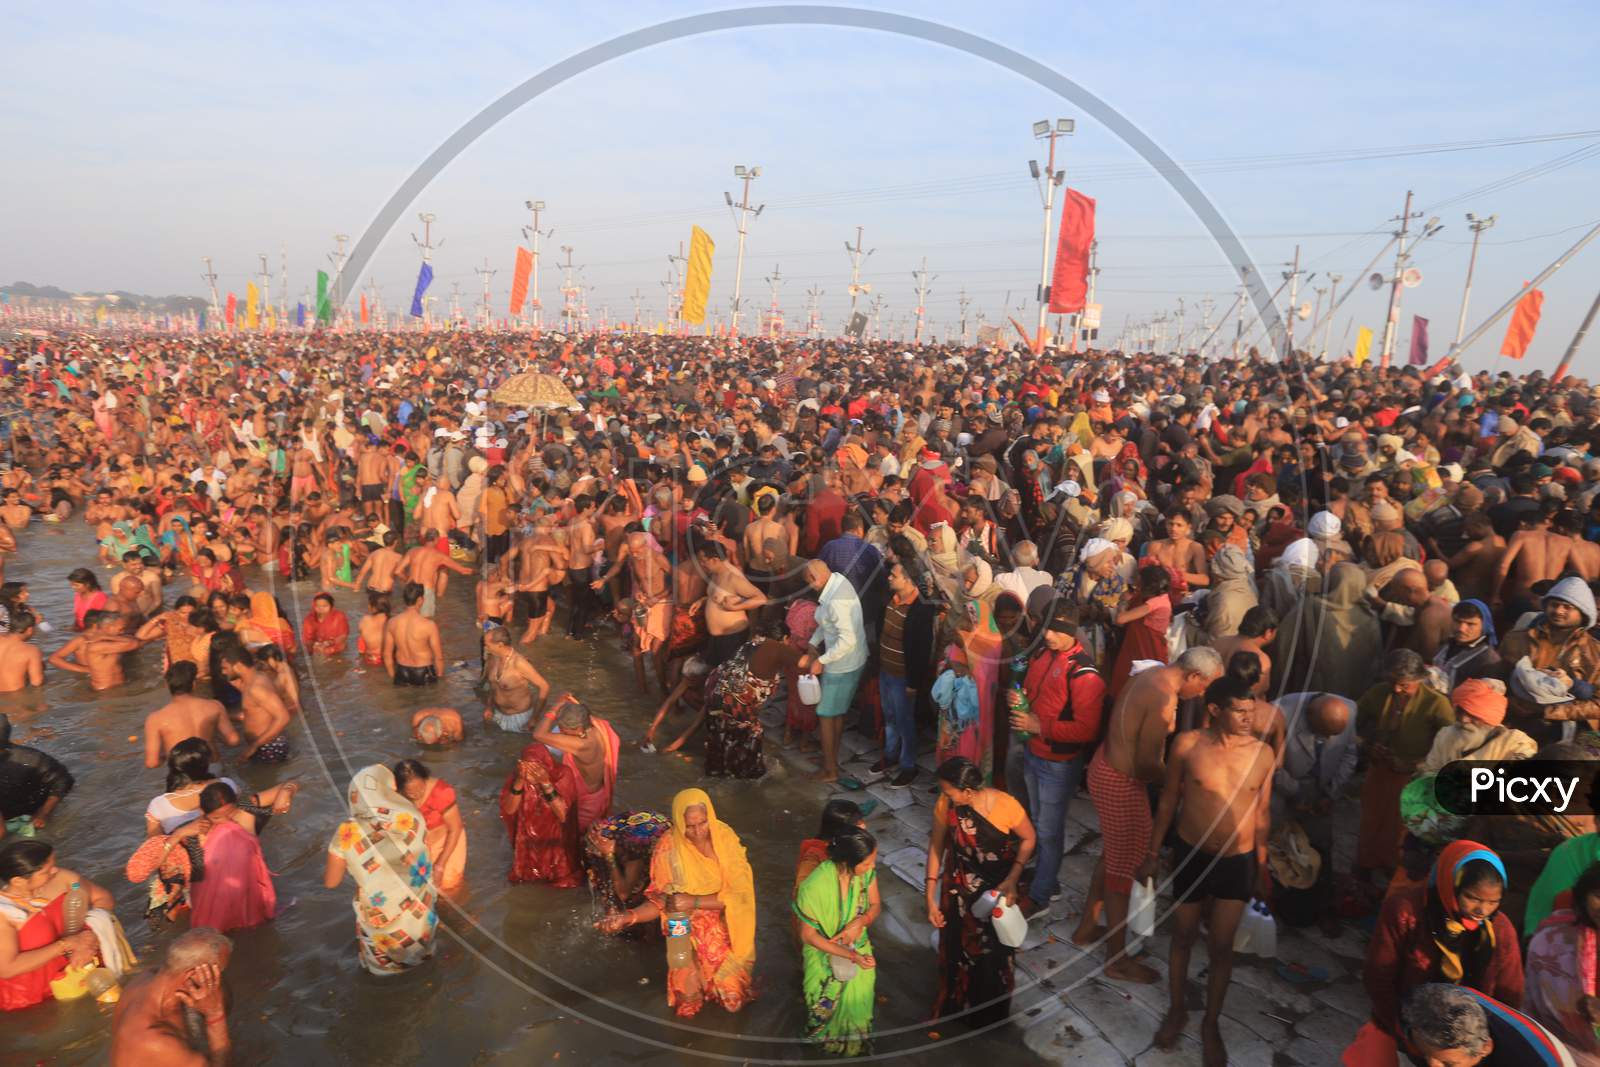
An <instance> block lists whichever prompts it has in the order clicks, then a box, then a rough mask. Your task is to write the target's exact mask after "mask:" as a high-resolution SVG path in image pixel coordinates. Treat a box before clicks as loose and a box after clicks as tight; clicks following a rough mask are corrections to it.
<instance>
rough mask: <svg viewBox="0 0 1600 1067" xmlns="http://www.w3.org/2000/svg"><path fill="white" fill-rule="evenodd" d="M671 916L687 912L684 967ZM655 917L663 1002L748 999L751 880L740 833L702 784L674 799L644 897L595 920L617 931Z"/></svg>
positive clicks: (680, 1009) (691, 1008) (685, 1006)
mask: <svg viewBox="0 0 1600 1067" xmlns="http://www.w3.org/2000/svg"><path fill="white" fill-rule="evenodd" d="M674 915H687V916H688V924H689V932H688V939H689V946H690V949H691V951H690V953H689V954H688V956H687V958H683V959H682V962H683V963H684V965H683V966H671V962H672V960H673V948H672V943H673V937H672V934H673V933H674V931H673V930H672V929H670V928H669V916H674ZM652 920H659V921H660V923H661V928H662V932H663V933H664V934H667V935H668V963H669V966H668V970H667V1005H668V1006H669V1007H671V1008H673V1009H674V1010H675V1011H676V1012H677V1013H678V1014H679V1015H681V1016H683V1017H684V1018H690V1017H691V1016H694V1015H696V1014H698V1013H699V1011H700V1009H701V1008H702V1007H704V1006H705V1002H706V1001H707V1000H710V1001H712V1002H714V1003H716V1004H720V1005H721V1006H722V1007H723V1008H724V1009H725V1010H726V1011H730V1012H732V1011H738V1010H739V1009H740V1008H743V1007H744V1006H745V1004H746V1003H748V1002H749V1001H750V1000H751V999H752V997H753V994H752V992H751V985H750V973H751V971H752V969H753V968H754V967H755V961H756V944H755V941H756V892H755V879H754V876H753V875H752V874H751V872H750V861H749V860H747V859H746V858H745V852H744V845H742V844H741V843H740V842H739V835H738V834H736V833H734V832H733V827H731V826H729V825H728V824H727V823H725V822H722V821H720V820H719V819H718V818H717V812H716V809H715V808H714V807H713V806H712V804H711V798H710V797H708V796H706V794H705V791H704V790H701V789H685V790H683V791H682V792H681V793H679V794H678V795H677V796H675V797H673V798H672V829H671V830H669V831H667V832H666V833H664V834H662V835H661V840H660V841H658V842H657V843H656V847H655V852H654V853H653V854H652V855H651V857H650V885H649V886H648V887H647V888H646V889H645V903H643V904H641V905H640V906H639V907H637V908H633V909H632V910H630V911H624V912H617V913H615V914H613V915H608V916H606V917H605V918H604V919H602V920H600V922H599V923H597V924H596V926H597V927H598V928H599V929H600V930H602V931H604V932H606V933H616V932H618V931H620V930H622V929H623V928H624V927H628V926H634V925H636V924H638V923H646V922H650V921H652Z"/></svg>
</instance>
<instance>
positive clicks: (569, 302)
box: [561, 245, 578, 331]
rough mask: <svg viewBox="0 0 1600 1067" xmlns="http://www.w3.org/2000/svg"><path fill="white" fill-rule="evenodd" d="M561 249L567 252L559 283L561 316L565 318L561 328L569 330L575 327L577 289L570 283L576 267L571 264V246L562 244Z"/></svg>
mask: <svg viewBox="0 0 1600 1067" xmlns="http://www.w3.org/2000/svg"><path fill="white" fill-rule="evenodd" d="M561 251H563V252H565V253H566V254H567V261H566V262H565V263H563V264H561V271H562V277H563V279H564V280H563V281H562V283H561V317H562V319H564V320H565V321H564V322H563V323H562V328H563V329H565V330H568V331H571V330H574V329H576V328H577V325H576V323H575V322H574V320H575V319H576V318H577V301H578V290H577V289H576V288H575V287H574V286H573V284H572V272H573V271H574V270H575V269H576V268H575V267H574V266H573V265H572V246H571V245H562V246H561Z"/></svg>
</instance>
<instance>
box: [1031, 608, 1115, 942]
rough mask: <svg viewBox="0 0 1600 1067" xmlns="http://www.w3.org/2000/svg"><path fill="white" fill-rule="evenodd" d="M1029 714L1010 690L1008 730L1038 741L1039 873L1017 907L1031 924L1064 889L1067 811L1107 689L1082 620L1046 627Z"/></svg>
mask: <svg viewBox="0 0 1600 1067" xmlns="http://www.w3.org/2000/svg"><path fill="white" fill-rule="evenodd" d="M1022 687H1023V691H1024V692H1025V693H1026V694H1027V698H1028V705H1029V710H1027V711H1023V710H1021V709H1020V708H1019V707H1018V704H1019V703H1020V702H1019V701H1017V700H1016V696H1015V693H1016V691H1015V690H1012V694H1011V696H1010V699H1011V701H1012V712H1011V728H1012V729H1013V730H1022V731H1025V732H1027V733H1030V734H1032V735H1033V736H1032V737H1031V738H1029V740H1028V748H1027V752H1026V754H1025V755H1024V757H1023V765H1022V766H1023V777H1024V779H1025V780H1026V781H1027V784H1028V811H1029V814H1030V815H1031V816H1032V817H1033V825H1034V829H1035V831H1036V832H1037V833H1038V835H1039V850H1038V853H1037V856H1038V861H1039V862H1038V866H1037V867H1036V868H1035V869H1034V874H1033V884H1032V885H1031V886H1029V888H1028V896H1027V898H1026V899H1025V900H1023V901H1022V903H1021V905H1020V907H1021V908H1022V914H1023V915H1024V916H1027V917H1030V918H1031V917H1032V916H1033V915H1034V914H1036V913H1037V912H1040V911H1042V910H1044V909H1045V908H1048V907H1049V906H1050V901H1051V898H1053V897H1054V896H1056V891H1057V890H1058V889H1059V888H1060V884H1059V882H1058V881H1057V877H1058V875H1059V873H1060V868H1061V850H1062V843H1063V839H1064V838H1065V836H1066V822H1067V805H1068V804H1069V803H1071V801H1072V797H1073V795H1074V794H1076V793H1077V791H1078V783H1079V782H1080V781H1082V779H1083V769H1084V766H1085V765H1086V764H1087V763H1088V760H1089V752H1090V750H1092V749H1093V748H1094V743H1095V741H1097V740H1099V738H1100V720H1101V718H1102V716H1103V714H1104V712H1105V700H1106V683H1105V679H1104V678H1102V677H1101V676H1100V672H1099V671H1097V670H1095V667H1094V661H1093V660H1092V659H1090V658H1089V656H1088V654H1087V653H1085V652H1084V650H1083V646H1082V645H1081V644H1079V643H1078V624H1077V620H1076V619H1075V618H1074V617H1073V615H1072V614H1071V613H1070V612H1068V611H1060V612H1057V613H1056V614H1055V615H1054V616H1053V617H1052V618H1051V619H1050V621H1049V622H1048V623H1046V624H1045V631H1044V648H1043V649H1041V650H1040V652H1039V654H1038V655H1036V656H1035V657H1034V659H1033V662H1032V663H1031V664H1030V665H1029V666H1028V674H1027V677H1026V678H1025V679H1024V681H1023V683H1022Z"/></svg>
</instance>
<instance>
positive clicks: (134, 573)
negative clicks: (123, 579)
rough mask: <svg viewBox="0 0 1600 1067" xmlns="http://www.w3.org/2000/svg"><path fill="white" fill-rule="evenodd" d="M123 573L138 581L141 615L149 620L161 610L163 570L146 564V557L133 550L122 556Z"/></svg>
mask: <svg viewBox="0 0 1600 1067" xmlns="http://www.w3.org/2000/svg"><path fill="white" fill-rule="evenodd" d="M122 573H123V574H124V575H126V576H127V577H129V578H132V579H134V580H136V581H137V582H138V583H139V584H140V586H141V587H142V588H141V591H140V593H139V599H138V608H139V614H140V615H141V616H143V617H145V618H149V617H150V616H151V615H152V614H153V613H155V612H157V611H160V610H161V569H160V568H159V567H151V566H149V565H148V564H146V563H145V559H144V555H143V554H142V553H140V552H138V551H135V550H133V549H129V550H128V551H126V552H124V553H123V554H122Z"/></svg>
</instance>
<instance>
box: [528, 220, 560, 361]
mask: <svg viewBox="0 0 1600 1067" xmlns="http://www.w3.org/2000/svg"><path fill="white" fill-rule="evenodd" d="M522 206H523V207H525V208H527V209H528V210H529V211H531V212H533V225H532V226H524V227H523V228H522V236H524V237H526V238H527V239H528V251H529V253H530V254H532V256H533V292H532V293H531V294H530V298H531V299H532V301H533V304H532V310H533V315H532V319H533V328H534V329H535V330H537V329H539V327H540V324H541V321H542V316H541V315H540V314H539V311H540V307H541V305H540V303H539V238H541V237H549V236H550V235H551V234H553V233H555V232H556V229H555V227H554V226H552V227H550V228H549V229H548V230H541V229H539V212H541V211H543V210H544V201H543V200H524V201H523V202H522Z"/></svg>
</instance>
